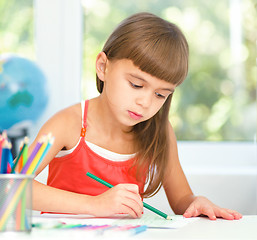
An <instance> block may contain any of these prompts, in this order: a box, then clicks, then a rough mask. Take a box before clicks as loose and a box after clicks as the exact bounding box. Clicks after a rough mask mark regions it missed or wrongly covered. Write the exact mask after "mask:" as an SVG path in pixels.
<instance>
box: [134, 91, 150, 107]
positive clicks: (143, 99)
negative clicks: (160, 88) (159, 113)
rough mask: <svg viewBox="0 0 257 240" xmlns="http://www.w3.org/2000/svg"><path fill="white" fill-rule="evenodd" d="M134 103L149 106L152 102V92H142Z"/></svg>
mask: <svg viewBox="0 0 257 240" xmlns="http://www.w3.org/2000/svg"><path fill="white" fill-rule="evenodd" d="M136 103H137V104H139V105H141V106H142V107H143V108H148V107H150V106H151V104H152V94H150V93H145V94H142V95H141V96H139V97H138V98H137V101H136Z"/></svg>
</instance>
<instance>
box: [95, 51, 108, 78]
mask: <svg viewBox="0 0 257 240" xmlns="http://www.w3.org/2000/svg"><path fill="white" fill-rule="evenodd" d="M106 62H107V56H106V54H105V53H104V52H100V53H99V54H98V55H97V57H96V74H97V76H98V78H99V79H100V80H101V81H104V75H105V68H106Z"/></svg>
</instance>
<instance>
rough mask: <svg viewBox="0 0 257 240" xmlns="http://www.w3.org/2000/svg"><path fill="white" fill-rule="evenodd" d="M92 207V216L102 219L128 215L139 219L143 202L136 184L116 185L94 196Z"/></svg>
mask: <svg viewBox="0 0 257 240" xmlns="http://www.w3.org/2000/svg"><path fill="white" fill-rule="evenodd" d="M93 205H94V209H95V211H94V213H93V215H95V216H102V217H103V216H112V215H114V214H129V215H131V216H132V217H133V218H140V217H141V216H142V212H143V202H142V199H141V197H140V195H139V189H138V186H137V185H136V184H118V185H116V186H114V187H113V188H111V189H109V190H108V191H106V192H104V193H102V194H100V195H98V196H95V197H94V201H93Z"/></svg>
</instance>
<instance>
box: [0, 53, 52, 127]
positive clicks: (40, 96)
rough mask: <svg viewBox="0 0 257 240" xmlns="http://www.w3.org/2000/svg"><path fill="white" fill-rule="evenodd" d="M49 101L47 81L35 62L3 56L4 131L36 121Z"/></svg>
mask: <svg viewBox="0 0 257 240" xmlns="http://www.w3.org/2000/svg"><path fill="white" fill-rule="evenodd" d="M47 103H48V91H47V80H46V77H45V75H44V74H43V72H42V71H41V69H40V68H39V67H38V66H37V65H36V64H35V63H34V62H32V61H30V60H28V59H25V58H23V57H20V56H17V55H10V54H8V55H6V54H3V55H0V131H2V130H5V129H6V130H8V129H9V128H11V127H12V126H14V125H17V124H21V123H22V122H24V121H26V122H36V120H37V119H38V118H39V117H40V115H41V114H42V113H43V112H44V110H45V108H46V106H47Z"/></svg>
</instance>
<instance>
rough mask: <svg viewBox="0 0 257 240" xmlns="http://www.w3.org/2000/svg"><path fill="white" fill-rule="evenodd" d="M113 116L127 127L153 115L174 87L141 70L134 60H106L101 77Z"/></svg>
mask: <svg viewBox="0 0 257 240" xmlns="http://www.w3.org/2000/svg"><path fill="white" fill-rule="evenodd" d="M101 80H103V81H104V89H103V92H102V96H103V97H105V98H106V100H107V102H108V105H109V107H110V110H111V112H112V114H113V116H114V117H115V118H116V119H117V120H118V121H119V122H120V123H121V124H123V125H125V126H133V125H135V124H137V123H139V122H142V121H146V120H148V119H149V118H151V117H153V116H154V115H155V114H156V113H157V112H158V111H159V110H160V108H161V107H162V106H163V104H164V103H165V101H166V99H167V98H168V96H169V95H170V94H172V93H173V92H174V89H175V86H174V85H173V84H171V83H168V82H166V81H164V80H160V79H158V78H156V77H153V76H152V75H150V74H148V73H145V72H143V71H141V70H140V69H139V68H138V67H136V66H135V65H134V64H133V62H132V61H131V60H128V59H122V60H115V61H109V60H107V61H106V64H105V69H104V73H103V77H102V79H101Z"/></svg>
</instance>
